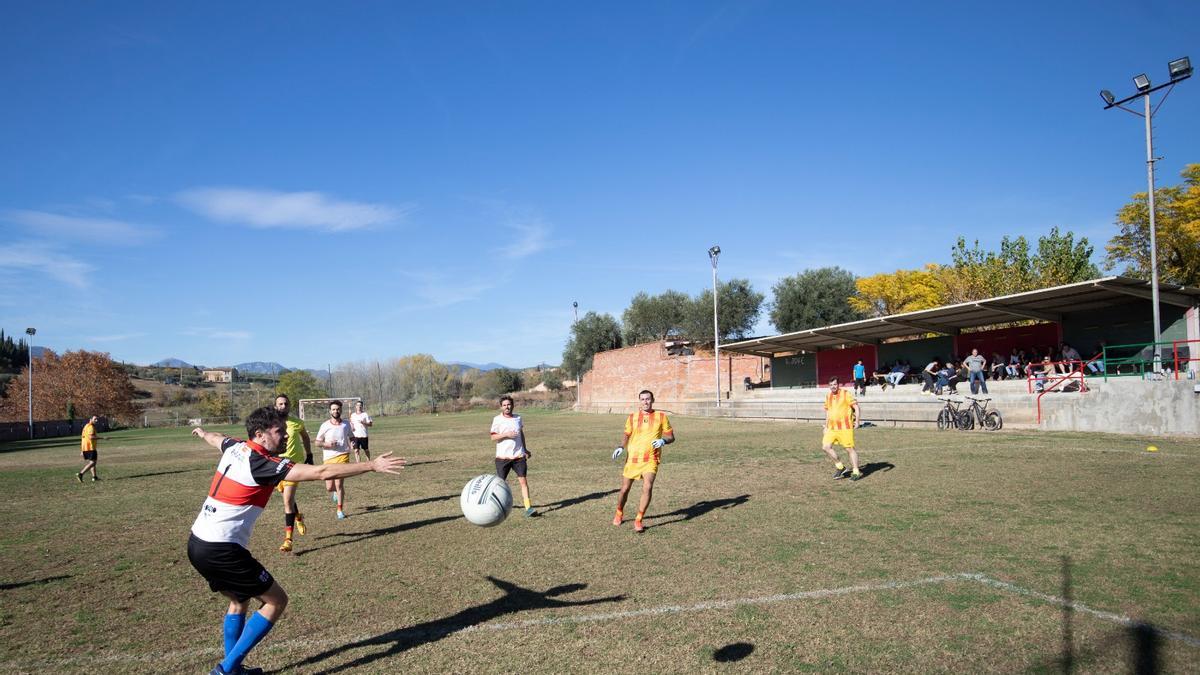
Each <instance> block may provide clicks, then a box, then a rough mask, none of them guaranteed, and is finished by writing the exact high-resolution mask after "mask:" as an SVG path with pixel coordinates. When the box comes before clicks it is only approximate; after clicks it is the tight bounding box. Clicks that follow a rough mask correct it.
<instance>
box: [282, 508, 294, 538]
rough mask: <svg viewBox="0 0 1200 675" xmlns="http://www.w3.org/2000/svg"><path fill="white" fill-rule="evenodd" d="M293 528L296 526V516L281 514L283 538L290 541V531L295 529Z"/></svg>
mask: <svg viewBox="0 0 1200 675" xmlns="http://www.w3.org/2000/svg"><path fill="white" fill-rule="evenodd" d="M295 526H296V514H294V513H285V514H283V533H284V534H283V536H284V537H286V538H288V539H291V538H292V529H293V528H295Z"/></svg>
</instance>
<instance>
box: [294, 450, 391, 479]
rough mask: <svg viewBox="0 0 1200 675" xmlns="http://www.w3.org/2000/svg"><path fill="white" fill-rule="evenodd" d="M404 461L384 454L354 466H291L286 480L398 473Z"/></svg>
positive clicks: (387, 453) (388, 453) (356, 463)
mask: <svg viewBox="0 0 1200 675" xmlns="http://www.w3.org/2000/svg"><path fill="white" fill-rule="evenodd" d="M406 461H407V460H405V459H404V458H403V457H392V453H390V452H385V453H383V454H382V455H379V456H378V457H376V458H375V459H373V460H371V461H369V462H355V463H354V464H321V465H318V466H312V465H309V464H293V465H292V468H291V470H289V471H288V474H287V480H290V481H295V482H301V481H310V480H333V479H334V478H349V477H351V476H358V475H361V474H364V473H371V472H372V471H374V472H378V473H400V469H402V468H404V464H405V462H406Z"/></svg>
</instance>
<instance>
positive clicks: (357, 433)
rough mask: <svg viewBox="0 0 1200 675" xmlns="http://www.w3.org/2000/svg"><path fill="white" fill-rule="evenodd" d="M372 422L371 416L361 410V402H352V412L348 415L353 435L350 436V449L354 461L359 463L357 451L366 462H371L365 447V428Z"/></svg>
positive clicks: (367, 447) (367, 448) (369, 454)
mask: <svg viewBox="0 0 1200 675" xmlns="http://www.w3.org/2000/svg"><path fill="white" fill-rule="evenodd" d="M373 423H374V422H372V421H371V416H370V415H368V414H367V411H366V410H363V404H362V401H355V402H354V412H353V413H351V414H350V430H351V431H352V432H354V433H353V435H351V436H350V448H351V449H352V450H354V461H356V462H358V461H361V460H360V459H359V457H358V451H359V450H362V452H363V454H364V455H366V456H367V461H371V451H370V449H369V446H368V445H367V427H369V426H371V425H372V424H373Z"/></svg>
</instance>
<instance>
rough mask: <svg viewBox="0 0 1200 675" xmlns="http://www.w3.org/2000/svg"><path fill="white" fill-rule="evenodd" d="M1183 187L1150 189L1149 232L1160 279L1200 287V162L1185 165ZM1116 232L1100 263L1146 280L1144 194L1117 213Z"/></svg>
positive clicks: (1147, 251)
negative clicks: (1152, 217)
mask: <svg viewBox="0 0 1200 675" xmlns="http://www.w3.org/2000/svg"><path fill="white" fill-rule="evenodd" d="M1181 175H1182V176H1183V184H1181V185H1175V186H1171V187H1165V188H1159V189H1156V190H1155V191H1154V233H1155V243H1156V244H1157V246H1158V272H1159V280H1160V281H1162V282H1163V283H1170V284H1183V285H1186V286H1200V164H1188V165H1187V166H1186V167H1185V168H1184V170H1183V172H1182V173H1181ZM1116 224H1117V228H1118V229H1119V230H1120V231H1119V233H1118V234H1117V235H1116V236H1115V237H1113V238H1112V239H1110V240H1109V241H1108V245H1107V246H1105V249H1106V251H1107V252H1108V255H1107V256H1106V257H1105V260H1104V265H1105V268H1107V269H1110V270H1111V269H1115V268H1117V267H1119V266H1122V265H1124V270H1123V272H1122V274H1125V275H1127V276H1131V277H1136V278H1138V279H1147V280H1148V279H1150V210H1149V208H1148V207H1147V203H1146V193H1145V192H1142V193H1138V194H1135V195H1134V196H1133V201H1132V202H1130V203H1128V204H1126V205H1125V206H1122V207H1121V210H1120V211H1117V223H1116Z"/></svg>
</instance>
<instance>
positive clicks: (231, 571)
mask: <svg viewBox="0 0 1200 675" xmlns="http://www.w3.org/2000/svg"><path fill="white" fill-rule="evenodd" d="M188 560H190V561H191V562H192V567H195V568H196V571H197V572H199V573H200V576H202V577H204V579H205V581H207V582H208V587H209V588H210V589H212V590H213V592H215V593H221V592H226V593H230V594H232V595H233V597H234V598H236V599H237V601H238V602H245V601H247V600H249V599H250V598H257V597H258V596H260V595H262V594H263V593H266V592H267V591H268V590H269V589H270V588H271V584H274V583H275V579H274V578H272V577H271V573H270V572H268V571H267V569H266V568H265V567H263V566H262V563H260V562H258V561H257V560H255V559H254V556H252V555H250V551H247V550H246V549H245V548H243V547H242V546H241V545H239V544H233V543H229V542H219V543H214V542H210V541H204V540H203V539H200V538H198V537H196V535H191V536H189V537H188Z"/></svg>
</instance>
